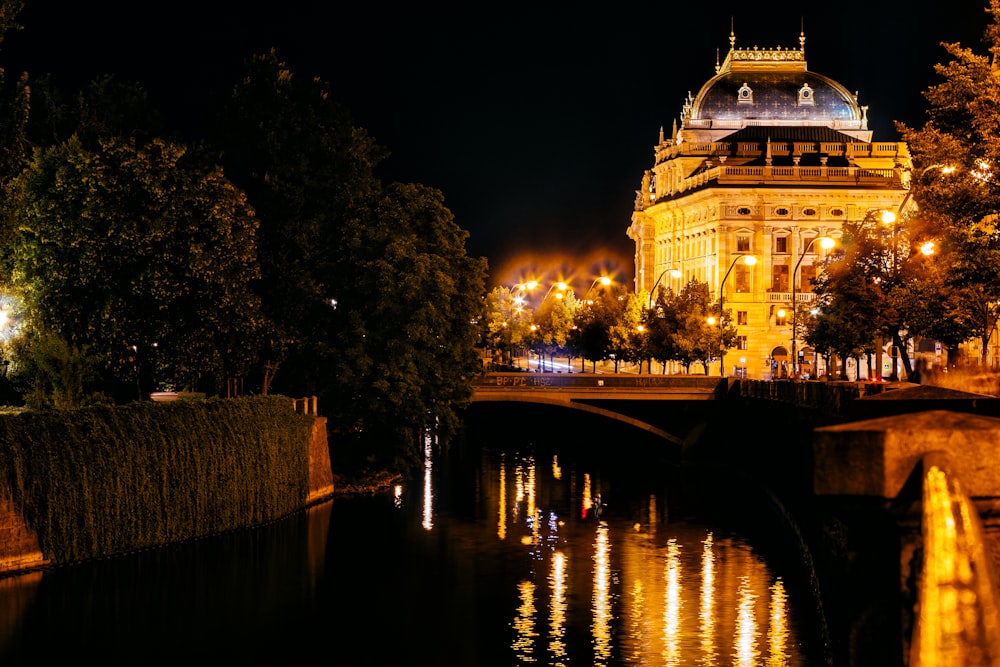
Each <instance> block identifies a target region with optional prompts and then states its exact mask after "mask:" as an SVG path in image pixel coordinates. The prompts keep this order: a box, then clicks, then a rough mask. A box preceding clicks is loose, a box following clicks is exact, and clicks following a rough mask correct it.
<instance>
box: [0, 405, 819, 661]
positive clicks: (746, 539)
mask: <svg viewBox="0 0 1000 667" xmlns="http://www.w3.org/2000/svg"><path fill="white" fill-rule="evenodd" d="M541 414H542V416H541V417H540V416H539V414H529V413H525V412H522V411H520V409H517V410H515V411H511V410H510V409H507V410H502V411H498V410H493V411H486V412H484V413H482V414H480V413H477V415H478V416H477V417H475V418H471V419H470V421H469V424H468V428H467V430H466V432H465V434H464V436H463V438H462V439H461V441H460V442H458V443H456V444H454V445H452V446H451V447H450V448H448V449H447V450H444V451H440V450H439V448H437V447H435V445H434V444H432V443H428V448H427V458H426V460H425V466H424V469H423V470H421V471H419V473H418V474H416V475H414V477H413V479H412V480H410V481H409V482H407V483H406V484H404V485H401V487H400V488H398V489H393V490H390V491H387V492H385V493H380V494H376V495H373V496H363V497H341V496H338V497H336V498H335V499H333V500H332V501H328V502H326V503H323V504H321V505H318V506H315V507H313V508H311V509H309V510H308V511H303V512H300V513H297V514H295V515H293V516H290V517H286V518H285V519H282V520H280V521H278V522H275V523H272V524H269V525H267V526H263V527H260V528H256V529H253V530H246V531H239V532H236V533H231V534H226V535H221V536H214V537H209V538H204V539H201V540H195V541H192V542H188V543H184V544H178V545H172V546H170V547H166V548H163V549H156V550H150V551H145V552H142V553H137V554H130V555H126V556H121V557H114V558H107V559H102V560H98V561H92V562H86V563H80V564H75V565H71V566H63V567H56V568H51V569H48V570H43V571H39V572H34V573H30V574H27V575H23V576H18V577H7V578H4V579H0V610H2V615H0V664H2V665H28V664H32V665H34V664H54V663H56V662H57V661H65V660H72V661H73V662H80V663H96V664H101V665H125V664H145V665H149V664H164V665H166V664H172V665H176V664H178V663H180V662H182V661H198V662H199V663H200V662H203V661H207V660H218V661H223V662H225V663H227V664H269V665H273V664H275V663H276V662H277V663H278V664H291V663H292V661H296V660H310V661H319V664H332V665H359V666H362V665H363V666H369V665H418V664H419V665H425V664H428V665H430V664H433V665H457V666H464V665H469V666H489V665H581V666H582V665H587V666H589V665H608V666H611V665H650V666H656V665H720V666H721V665H737V666H747V667H749V666H751V665H754V666H756V665H764V666H767V667H771V666H774V667H777V666H779V665H780V666H785V665H787V666H790V667H797V666H801V665H819V664H823V661H822V660H821V656H822V655H823V645H824V639H823V637H824V633H823V628H822V625H821V623H820V622H819V621H818V620H817V614H816V613H815V605H814V604H813V602H812V597H811V595H810V594H809V578H808V568H806V567H804V565H803V562H802V559H801V557H800V554H799V551H798V550H797V548H796V545H795V542H794V540H793V539H791V538H790V537H789V536H788V535H787V534H786V533H785V532H784V531H782V530H780V529H779V528H778V526H780V520H778V519H776V515H774V514H773V513H772V511H771V509H769V508H768V506H767V503H766V502H765V499H764V498H763V497H762V496H760V495H759V494H757V492H756V491H755V490H753V488H752V487H745V486H743V485H742V484H741V483H738V482H734V481H733V480H731V479H729V478H728V477H720V476H719V474H718V473H717V472H716V471H714V470H710V469H701V470H694V469H688V468H686V467H682V466H678V465H676V464H675V461H674V457H673V455H672V454H671V453H670V450H669V448H668V447H665V446H664V444H663V443H658V442H656V441H653V440H649V439H645V438H642V437H637V434H636V433H635V432H634V431H633V430H632V429H629V428H622V427H617V428H604V427H603V426H601V427H598V426H596V425H595V424H594V423H592V422H581V421H579V420H578V419H576V418H573V419H572V420H570V419H566V417H565V413H563V412H559V411H556V412H553V413H541ZM526 415H528V416H526ZM539 419H543V420H544V421H543V422H539V421H538V420H539Z"/></svg>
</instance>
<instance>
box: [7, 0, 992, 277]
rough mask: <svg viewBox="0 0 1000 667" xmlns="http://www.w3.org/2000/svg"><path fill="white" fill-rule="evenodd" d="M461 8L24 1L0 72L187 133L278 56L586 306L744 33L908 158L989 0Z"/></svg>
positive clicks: (629, 249) (619, 270) (616, 264)
mask: <svg viewBox="0 0 1000 667" xmlns="http://www.w3.org/2000/svg"><path fill="white" fill-rule="evenodd" d="M448 4H449V5H451V6H449V7H440V8H438V7H430V8H428V7H427V6H426V5H427V3H408V4H399V3H395V2H389V3H379V2H366V3H363V4H354V5H351V4H346V3H333V2H326V1H324V2H303V1H301V0H285V1H283V2H278V3H266V4H265V5H263V6H261V5H259V4H255V3H236V2H229V1H228V0H219V1H213V0H203V1H202V2H192V1H190V0H175V1H174V2H171V3H161V4H156V5H154V4H152V3H149V4H148V5H147V4H146V3H136V2H123V1H119V0H112V1H106V2H98V3H65V2H43V1H41V0H27V2H26V5H27V6H26V8H25V10H24V11H23V12H22V14H21V15H20V17H19V19H20V22H21V24H22V25H23V26H24V30H22V31H20V32H17V33H14V34H9V35H8V36H7V38H6V40H5V41H4V43H3V45H2V46H0V64H2V65H3V66H4V67H5V68H6V69H7V71H8V75H12V74H14V73H17V72H20V71H22V70H27V71H28V72H29V73H31V74H32V75H35V76H38V75H41V74H43V73H52V74H53V75H54V76H55V79H56V81H57V83H61V84H63V85H64V86H66V87H71V88H74V89H75V88H79V87H81V86H83V85H84V84H86V82H88V81H89V80H90V79H92V78H94V77H95V76H98V75H100V74H105V73H113V74H115V75H117V76H118V77H119V78H121V79H124V80H129V81H134V82H138V83H140V84H142V85H143V86H144V87H145V88H146V89H147V90H148V91H149V92H150V95H151V96H152V98H153V101H154V103H155V104H156V106H157V107H158V108H160V109H161V110H163V111H164V112H166V113H168V114H169V116H170V117H171V118H172V119H173V121H174V124H175V125H177V126H179V127H184V126H188V125H191V126H195V124H196V119H197V118H198V117H199V115H200V114H202V113H203V112H204V111H205V110H206V109H207V108H208V106H209V105H210V101H211V99H212V96H213V95H217V94H221V92H222V91H225V90H228V88H229V87H230V86H231V85H232V83H233V82H234V81H235V78H236V76H237V74H238V73H239V71H240V68H241V66H242V63H243V61H244V60H245V58H246V57H247V56H249V55H251V54H254V53H260V52H264V51H266V50H268V49H270V48H272V47H273V48H275V49H276V50H277V53H278V56H279V57H280V58H281V59H283V60H284V61H286V62H287V63H288V65H289V67H290V68H291V70H292V72H293V73H294V74H295V75H296V76H300V77H312V76H318V77H320V78H321V79H324V80H326V81H328V82H330V84H331V86H332V89H333V93H334V95H335V97H336V98H337V99H338V101H340V102H342V103H343V104H344V105H346V106H347V108H348V109H350V111H351V113H352V115H353V117H354V120H355V123H356V124H357V125H359V126H361V127H363V128H365V129H366V130H367V131H368V132H369V134H371V135H372V136H373V137H374V138H375V139H376V141H377V142H378V143H380V144H381V145H382V146H384V147H385V148H387V149H388V150H389V151H390V153H391V156H390V158H389V159H388V160H387V161H386V162H385V163H384V164H383V166H382V167H381V171H380V175H381V176H382V177H383V178H385V179H386V180H399V181H411V182H419V183H424V184H426V185H429V186H433V187H436V188H438V189H440V190H441V191H442V192H443V193H444V195H445V200H446V204H447V206H448V207H449V208H450V209H451V211H452V212H453V213H454V214H455V218H456V221H457V223H458V224H459V225H460V226H461V227H463V228H464V229H467V230H469V232H470V238H469V242H468V250H469V253H470V254H472V255H477V256H478V255H481V256H485V257H486V258H487V259H488V260H489V265H490V284H491V285H492V284H509V283H513V282H516V281H517V280H520V279H525V278H527V277H533V275H532V274H534V276H539V277H548V278H550V279H554V278H555V274H556V273H560V274H570V275H573V276H575V277H576V285H577V287H578V289H584V290H585V289H586V288H587V287H588V286H589V285H590V282H589V281H590V280H592V279H593V277H594V276H596V275H597V273H598V272H600V271H602V270H607V271H610V272H611V273H612V274H613V275H615V276H616V277H617V278H619V279H621V280H624V281H631V279H632V254H633V250H634V246H633V244H632V242H631V241H630V240H629V239H628V237H627V236H626V229H627V228H628V225H629V221H630V216H631V213H632V208H633V201H634V198H635V190H636V189H637V188H638V187H639V182H640V179H641V176H642V172H643V170H644V169H647V168H649V167H650V166H651V165H652V157H653V146H654V145H655V143H656V141H657V138H658V135H659V130H660V128H661V127H663V128H664V131H665V132H667V133H668V134H669V132H670V129H671V126H672V124H673V122H674V120H675V119H677V118H678V116H679V114H680V110H681V106H682V104H683V102H684V98H685V97H686V96H687V93H688V91H690V92H691V93H692V94H696V93H697V92H698V90H699V89H700V87H701V86H702V84H703V83H704V82H705V81H706V80H708V79H709V78H710V77H711V76H712V75H713V74H714V66H715V62H716V53H717V52H718V53H719V56H720V58H724V57H725V55H726V52H727V51H728V48H729V32H730V26H731V25H732V26H733V27H734V28H735V33H736V38H737V46H738V47H753V46H755V45H756V46H760V47H761V48H774V47H777V46H781V47H785V48H789V47H795V46H797V44H798V36H799V32H800V29H802V28H803V27H804V30H805V35H806V60H807V62H808V65H809V69H810V70H812V71H814V72H816V73H819V74H823V75H826V76H829V77H831V78H833V79H834V80H836V81H838V82H840V83H842V84H843V85H844V86H845V87H847V88H848V89H849V90H852V91H857V92H858V94H859V101H860V103H861V104H864V105H868V106H869V107H870V109H869V114H868V117H869V121H870V126H871V127H872V129H874V130H875V139H876V140H886V141H895V140H897V139H898V135H897V134H896V132H895V129H894V127H893V121H895V120H901V121H904V122H906V123H908V124H910V125H918V126H919V125H920V124H922V123H923V120H924V109H925V104H924V100H923V96H922V94H921V93H922V92H923V91H924V90H925V89H926V88H927V87H928V86H929V85H932V84H933V83H936V82H937V81H938V79H937V76H936V75H935V74H934V71H933V66H934V64H935V63H938V62H943V61H944V60H945V56H946V54H945V52H944V50H943V49H942V48H941V46H940V43H941V42H943V41H958V42H961V43H962V44H963V45H964V46H967V47H972V48H973V49H974V50H976V51H977V52H980V53H983V52H984V48H983V47H982V44H981V36H982V34H983V31H984V29H985V27H986V25H987V19H988V15H987V14H986V13H985V11H984V8H985V6H986V1H985V0H982V1H981V2H980V1H978V0H959V1H958V2H948V3H944V2H941V3H919V6H915V4H914V5H909V6H908V4H907V3H899V2H889V1H887V0H871V1H869V2H858V3H827V4H824V5H820V4H819V3H802V2H791V1H786V2H758V3H736V2H708V3H699V2H689V3H683V5H682V4H680V3H670V2H662V1H661V2H655V3H654V2H645V1H635V2H609V3H604V5H605V6H602V7H600V8H594V7H587V6H585V5H584V4H583V3H572V4H563V3H560V6H559V7H558V8H557V7H551V6H550V7H545V6H544V5H545V4H548V3H542V2H538V3H533V4H528V5H521V4H520V3H506V4H504V3H496V4H468V5H466V6H458V5H456V4H455V3H448ZM534 4H537V6H534ZM157 7H158V8H159V9H157ZM899 11H905V12H907V13H906V14H894V13H893V12H899ZM546 274H547V275H546Z"/></svg>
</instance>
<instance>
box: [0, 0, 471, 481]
mask: <svg viewBox="0 0 1000 667" xmlns="http://www.w3.org/2000/svg"><path fill="white" fill-rule="evenodd" d="M21 5H22V2H20V0H0V28H5V29H7V30H11V29H16V28H17V26H16V24H15V23H14V17H15V16H16V14H17V12H18V11H19V10H20V9H21ZM212 111H213V113H212V114H211V119H212V121H211V122H209V123H208V124H206V126H205V127H204V128H202V129H201V130H200V131H199V135H198V136H182V134H181V133H180V132H178V131H176V130H174V129H172V128H169V127H167V126H166V124H165V123H164V121H163V118H162V116H161V115H160V114H159V113H158V112H157V111H156V110H155V109H153V108H152V106H151V104H150V102H149V99H148V96H147V94H146V92H145V91H144V89H143V88H142V87H141V86H140V85H139V84H135V83H131V82H122V81H119V80H117V79H116V78H115V77H114V76H111V75H107V76H102V77H98V78H96V79H95V80H94V81H93V82H92V84H91V85H89V86H88V87H87V88H86V89H85V90H82V91H76V92H72V93H70V94H67V93H65V92H64V91H62V90H60V89H59V87H58V86H57V85H56V83H55V82H54V80H53V79H52V78H51V77H44V76H43V77H38V78H33V77H31V76H30V75H29V74H27V73H25V74H23V75H21V76H20V77H19V78H18V79H17V80H16V81H15V82H13V83H9V84H7V85H4V86H3V97H2V104H0V114H2V118H0V121H2V122H0V148H2V150H0V288H2V290H3V291H4V292H5V293H7V294H9V295H13V297H14V298H15V300H14V303H16V304H18V305H17V306H12V307H10V308H9V309H8V311H9V312H6V311H5V312H4V313H3V314H4V316H5V317H6V321H7V325H8V331H9V330H10V329H9V327H10V325H11V324H14V325H17V327H18V331H19V332H20V334H21V335H19V336H17V337H8V338H9V339H8V340H7V341H6V342H5V343H4V347H3V354H4V356H5V359H7V360H9V362H10V369H11V372H10V377H11V379H12V381H13V382H14V386H15V388H17V389H19V390H20V392H21V393H22V394H24V395H25V396H26V397H27V400H28V401H29V402H30V403H31V404H33V405H34V406H36V407H44V406H46V405H49V406H55V407H73V406H75V405H80V404H82V403H86V402H87V401H88V400H90V401H94V400H104V401H108V400H111V401H117V402H122V401H128V400H136V399H141V398H144V397H145V396H146V395H147V394H148V393H149V392H151V391H155V390H163V389H167V390H169V389H176V390H181V389H188V390H193V391H202V392H206V393H208V394H210V395H219V394H223V395H224V394H225V393H226V391H227V390H230V389H231V388H232V387H234V386H242V387H243V388H244V390H246V391H254V392H260V393H268V392H280V393H285V394H288V395H293V396H303V395H316V396H318V397H319V398H320V405H321V408H322V410H323V412H324V414H326V415H327V416H328V417H329V418H330V423H331V426H333V427H342V428H343V429H344V430H347V431H351V432H358V433H364V434H365V435H367V436H370V437H367V438H365V439H364V445H365V447H367V449H366V450H365V452H366V455H368V456H375V457H381V458H382V459H383V460H385V459H388V462H390V463H391V462H392V460H393V459H396V460H397V462H400V463H403V462H405V461H412V460H414V459H415V457H416V453H417V452H418V451H419V449H418V448H417V447H416V443H417V442H419V441H420V440H421V438H420V437H419V436H420V435H421V433H422V430H423V429H424V428H425V427H426V426H427V425H428V424H429V423H430V422H434V423H435V424H436V425H437V427H438V428H439V429H440V431H441V432H442V434H443V435H445V436H446V435H447V434H448V432H449V431H450V430H451V429H453V428H454V427H455V426H456V425H457V420H458V414H457V410H459V409H460V408H461V406H463V405H464V404H465V403H466V402H467V401H468V399H469V397H470V395H471V388H470V384H469V382H470V378H471V377H472V376H473V375H474V374H475V373H476V372H477V371H478V368H479V361H478V358H477V356H476V353H475V351H474V343H475V337H476V333H477V332H476V330H475V328H474V327H473V326H472V325H471V324H470V322H472V321H473V320H474V319H475V316H476V315H477V313H478V312H479V310H478V309H479V305H480V302H479V296H480V295H481V294H482V293H483V291H484V289H485V287H484V282H485V275H486V268H487V267H486V262H485V260H484V259H482V258H473V257H469V256H468V255H467V253H466V250H465V242H466V239H467V236H468V235H467V232H465V231H464V230H463V229H461V228H460V227H459V226H458V225H457V224H456V222H455V220H454V218H453V216H452V214H451V212H450V211H449V210H448V208H447V207H446V206H445V202H444V197H443V195H442V193H441V192H439V191H437V190H435V189H433V188H429V187H426V186H423V185H420V184H412V183H384V182H382V181H381V180H380V179H379V178H378V177H377V175H376V169H377V166H378V164H379V163H380V161H381V160H382V159H383V158H384V157H385V155H386V152H385V150H384V149H383V148H381V147H380V146H378V145H377V144H376V143H375V141H374V140H373V139H372V138H371V137H370V136H368V134H367V133H366V132H365V131H364V130H363V129H361V128H358V127H356V126H355V125H354V124H353V122H352V120H351V118H350V115H349V113H348V111H347V110H346V109H344V108H343V107H342V106H340V105H339V104H337V103H336V102H335V101H334V96H333V94H332V92H331V91H330V90H329V87H328V86H327V84H326V83H325V82H323V81H322V80H319V79H300V78H298V77H296V76H294V75H293V73H292V72H291V70H290V69H289V68H288V66H287V65H286V64H285V63H284V62H282V61H281V60H280V59H279V57H278V56H277V54H276V53H274V52H273V51H272V52H270V53H264V54H258V55H255V56H253V57H251V58H249V59H248V60H247V62H246V66H245V71H244V72H243V73H242V76H241V77H240V78H239V80H237V81H235V82H234V83H233V86H232V89H231V93H230V94H229V95H228V97H226V98H225V100H224V102H223V103H221V104H220V105H219V106H218V107H217V108H213V109H212ZM2 319H3V318H0V320H2ZM234 381H236V382H234ZM400 443H405V446H403V447H399V444H400ZM380 447H381V448H382V449H381V450H380V449H379V448H380Z"/></svg>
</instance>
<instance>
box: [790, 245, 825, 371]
mask: <svg viewBox="0 0 1000 667" xmlns="http://www.w3.org/2000/svg"><path fill="white" fill-rule="evenodd" d="M816 241H819V246H820V247H821V248H823V249H824V250H829V249H830V248H832V247H833V246H834V243H835V241H834V240H833V239H832V238H830V237H829V236H817V237H816V238H813V239H811V240H810V241H809V243H807V244H806V247H805V248H803V249H802V254H801V255H799V261H797V262H795V268H794V269H792V377H793V378H795V379H796V380H797V379H799V351H798V340H799V330H798V328H797V326H796V325H797V324H798V320H797V314H798V312H799V304H798V302H797V301H796V298H797V297H796V292H797V289H796V287H797V283H796V281H795V274H796V273H798V271H799V266H800V265H801V264H802V260H803V259H805V257H806V254H808V252H809V249H810V248H812V246H813V244H814V243H816ZM813 370H815V369H813Z"/></svg>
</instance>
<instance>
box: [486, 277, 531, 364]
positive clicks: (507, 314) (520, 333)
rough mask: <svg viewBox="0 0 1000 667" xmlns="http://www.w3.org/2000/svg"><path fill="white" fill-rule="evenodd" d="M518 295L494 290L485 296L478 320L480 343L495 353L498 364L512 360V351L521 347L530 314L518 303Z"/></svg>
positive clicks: (501, 288)
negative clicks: (497, 356) (498, 360)
mask: <svg viewBox="0 0 1000 667" xmlns="http://www.w3.org/2000/svg"><path fill="white" fill-rule="evenodd" d="M519 300H520V295H519V294H518V293H517V291H516V290H513V289H511V288H509V287H504V286H498V287H494V288H493V289H492V290H490V292H489V293H488V294H487V295H486V297H485V299H484V304H483V315H482V317H481V319H480V325H481V328H482V337H483V343H484V345H485V346H486V348H487V349H489V350H493V351H494V352H497V353H499V355H500V359H501V361H502V363H505V364H510V363H512V361H513V354H514V351H515V350H517V349H520V348H522V347H523V346H524V342H525V339H526V338H527V335H528V333H529V326H530V322H531V318H532V314H531V312H530V311H528V309H526V308H525V307H524V306H523V304H522V303H520V302H519Z"/></svg>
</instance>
